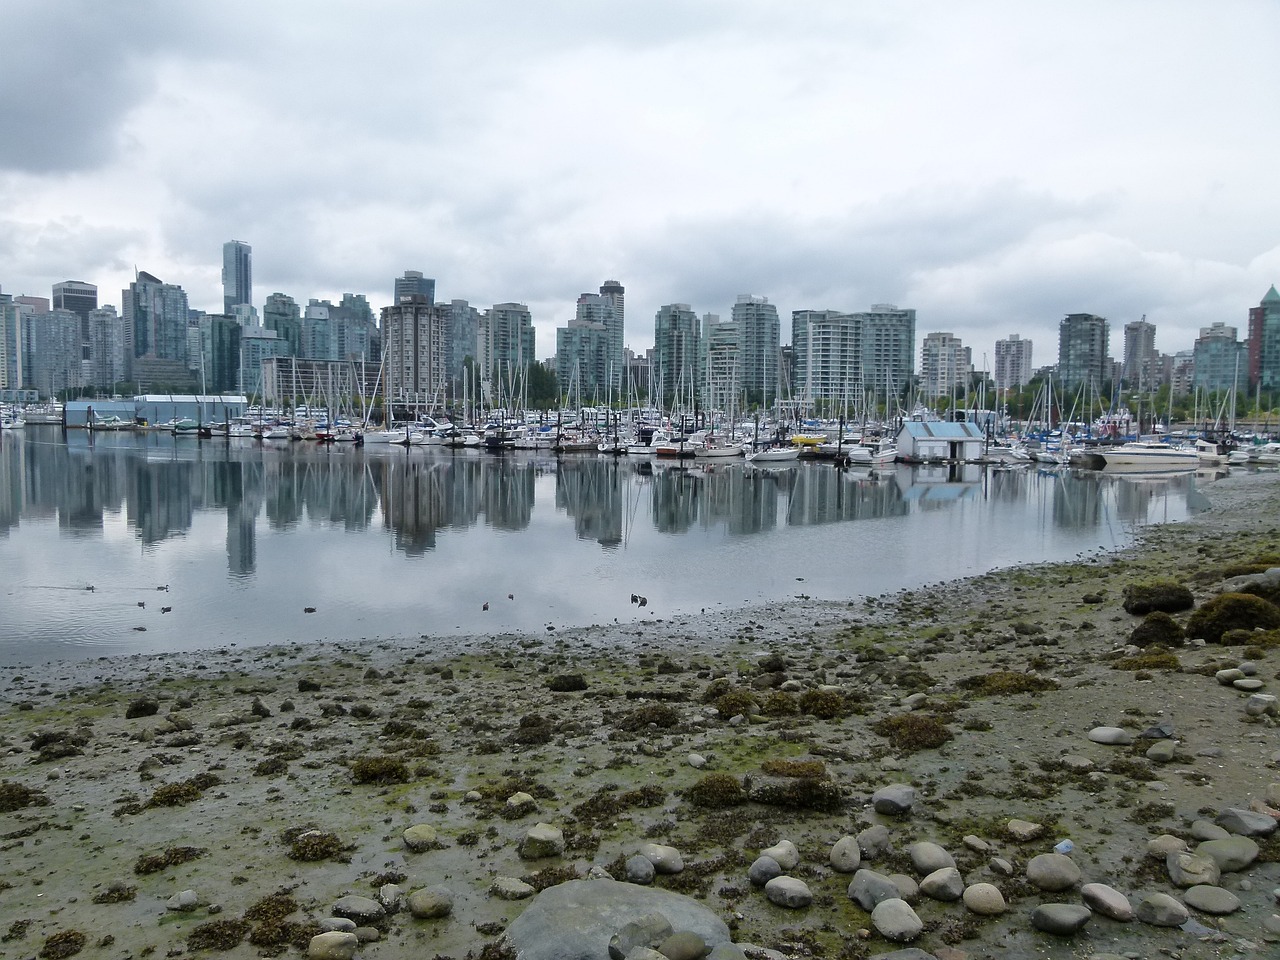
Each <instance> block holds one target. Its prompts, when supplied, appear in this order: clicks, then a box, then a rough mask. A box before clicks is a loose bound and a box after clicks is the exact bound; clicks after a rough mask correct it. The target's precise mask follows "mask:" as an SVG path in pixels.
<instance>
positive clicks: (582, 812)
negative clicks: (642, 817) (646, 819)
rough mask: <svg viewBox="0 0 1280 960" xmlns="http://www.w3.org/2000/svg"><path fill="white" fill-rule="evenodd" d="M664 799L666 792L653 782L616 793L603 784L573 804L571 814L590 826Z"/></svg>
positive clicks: (658, 802) (657, 804) (611, 787)
mask: <svg viewBox="0 0 1280 960" xmlns="http://www.w3.org/2000/svg"><path fill="white" fill-rule="evenodd" d="M666 799H667V794H666V792H665V791H664V790H663V789H662V788H661V787H659V786H657V785H655V784H649V785H647V786H643V787H640V788H639V789H638V790H628V791H626V792H625V793H618V791H617V789H616V788H615V787H613V786H605V787H602V788H600V789H599V790H597V791H596V792H595V793H593V794H592V795H591V796H590V797H588V798H587V799H586V800H584V801H582V802H581V803H579V804H578V805H577V806H575V807H574V808H573V815H574V817H575V818H576V819H577V820H578V822H579V823H582V824H585V825H587V826H592V825H595V824H599V823H602V822H604V821H605V820H609V819H611V818H613V817H616V816H618V815H619V814H622V813H624V812H626V811H627V810H630V809H632V808H633V807H648V808H652V807H660V806H662V802H663V801H664V800H666Z"/></svg>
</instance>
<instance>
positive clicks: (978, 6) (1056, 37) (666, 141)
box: [0, 0, 1280, 366]
mask: <svg viewBox="0 0 1280 960" xmlns="http://www.w3.org/2000/svg"><path fill="white" fill-rule="evenodd" d="M0 36H3V37H4V53H3V55H0V129H2V130H3V134H2V135H0V288H2V289H3V291H4V292H5V293H12V294H31V295H38V296H46V297H47V296H49V295H50V286H51V285H52V284H53V283H54V282H56V281H59V280H66V279H77V280H86V281H89V282H91V283H96V284H97V285H98V287H99V300H100V302H103V303H114V304H116V305H117V306H118V305H119V303H120V293H119V291H120V290H121V288H122V287H124V286H126V285H127V284H128V282H129V281H130V280H131V279H132V275H133V269H134V267H135V266H136V267H137V268H138V269H140V270H146V271H148V272H150V273H152V274H155V275H156V276H158V277H160V278H161V279H163V280H165V281H167V282H170V283H179V284H181V285H182V286H183V287H184V288H185V289H186V290H187V292H188V295H189V297H190V301H191V305H192V306H193V307H197V308H201V309H206V310H210V311H214V310H220V309H221V302H222V301H221V296H222V295H221V284H220V271H221V247H222V243H223V242H224V241H226V240H230V239H233V238H234V239H240V240H244V241H247V242H248V243H250V244H252V246H253V271H254V300H255V301H256V303H257V305H258V306H259V308H261V305H262V302H263V300H264V299H265V298H266V296H267V294H269V293H271V292H273V291H276V290H279V291H283V292H285V293H288V294H289V295H291V296H293V297H294V298H295V299H296V300H298V301H299V302H301V303H303V304H305V303H306V301H307V300H308V299H309V298H311V297H319V298H332V299H335V300H336V299H337V298H338V297H340V296H341V294H342V293H343V292H345V291H351V292H356V293H363V294H365V295H366V296H368V297H369V300H370V303H371V304H372V305H373V306H374V307H375V309H377V308H379V307H381V306H382V305H385V304H386V303H388V302H389V301H390V297H391V288H392V280H393V278H394V277H395V276H397V275H399V274H401V273H403V271H404V270H406V269H415V270H421V271H423V272H424V273H425V274H427V275H428V276H431V277H435V278H436V293H437V298H441V299H453V298H462V299H467V300H470V301H471V302H472V303H473V304H476V305H478V306H480V307H482V308H483V307H484V306H487V305H490V304H493V303H495V302H503V301H508V300H516V301H522V302H525V303H527V304H528V305H529V308H530V309H531V311H532V312H533V316H534V319H535V322H536V325H537V328H538V352H539V354H540V355H542V356H549V355H551V354H552V353H553V352H554V349H555V333H554V330H555V327H556V326H559V325H563V324H564V323H565V322H566V321H567V320H568V319H570V318H571V317H572V316H573V311H574V301H575V300H576V298H577V296H578V294H579V293H582V292H584V291H592V292H594V291H595V290H596V289H597V288H598V287H599V285H600V283H601V282H603V281H604V280H606V279H617V280H618V281H620V282H621V283H623V284H624V285H625V287H626V290H627V330H626V340H627V343H628V345H630V346H632V347H633V348H635V349H637V350H641V349H644V348H645V347H647V346H650V345H651V344H652V342H653V316H654V312H655V311H656V309H657V308H658V307H659V306H660V305H661V304H664V303H671V302H683V303H689V304H691V305H692V306H693V308H694V309H695V310H696V311H698V312H699V313H704V312H713V313H720V314H728V313H729V311H730V307H731V305H732V303H733V301H734V298H735V296H736V295H737V294H739V293H753V294H762V295H764V296H767V297H769V298H770V300H771V302H773V303H776V304H777V305H778V309H779V313H780V314H781V316H782V318H783V324H782V326H783V341H784V342H787V341H789V339H790V316H791V311H792V310H795V309H802V308H816V309H822V308H828V307H829V308H833V309H842V310H860V309H866V308H867V307H868V306H869V305H871V304H872V303H886V302H888V303H896V304H898V305H900V306H908V307H914V308H915V309H916V310H917V311H918V325H917V336H918V338H922V337H923V336H924V334H925V333H928V332H930V331H935V330H946V331H952V332H954V333H956V334H957V335H959V336H960V337H961V338H962V339H963V341H964V342H965V343H966V344H967V345H971V346H972V347H973V353H974V361H975V363H976V364H977V365H978V366H981V365H982V358H983V355H984V354H985V355H986V357H987V363H988V365H990V364H992V363H993V344H994V342H995V340H996V339H998V338H1001V337H1005V336H1007V335H1008V334H1010V333H1015V332H1016V333H1019V334H1021V335H1022V336H1024V337H1030V338H1032V339H1033V340H1034V341H1035V347H1034V358H1033V359H1034V362H1035V364H1036V365H1037V366H1040V365H1043V364H1046V363H1052V362H1054V361H1056V358H1057V326H1058V321H1059V320H1060V319H1061V317H1062V316H1063V315H1064V314H1066V313H1071V312H1090V313H1097V314H1101V315H1103V316H1106V317H1108V318H1109V319H1110V320H1111V324H1112V326H1111V330H1112V334H1111V344H1112V348H1111V349H1112V353H1113V355H1119V354H1120V353H1121V351H1122V349H1123V346H1122V331H1123V326H1124V324H1125V323H1126V322H1128V321H1130V320H1136V319H1138V318H1139V317H1140V316H1142V315H1143V314H1146V316H1147V318H1148V319H1149V320H1151V321H1153V322H1155V323H1156V324H1157V337H1156V345H1157V347H1158V348H1159V349H1161V350H1163V351H1165V352H1173V351H1176V350H1179V349H1187V348H1189V347H1190V345H1191V342H1192V340H1193V339H1194V338H1195V336H1196V334H1197V329H1198V328H1199V327H1200V326H1202V325H1207V324H1209V323H1212V322H1214V321H1223V322H1227V323H1231V324H1235V325H1237V326H1239V327H1240V335H1241V337H1243V336H1244V335H1245V321H1246V315H1247V310H1248V308H1249V307H1250V306H1253V305H1256V304H1257V303H1258V301H1259V300H1260V299H1261V298H1262V296H1263V294H1264V293H1266V291H1267V288H1268V287H1269V286H1270V284H1272V283H1274V282H1277V281H1280V229H1278V228H1280V160H1278V159H1277V158H1280V110H1278V109H1277V106H1278V104H1280V58H1277V57H1276V56H1275V55H1274V46H1275V41H1276V39H1277V38H1278V37H1280V3H1276V2H1275V0H1217V2H1215V3H1209V2H1205V0H1133V2H1126V0H1094V2H1089V0H1076V2H1072V3H1059V2H1048V0H1046V2H1037V0H964V2H956V0H919V2H912V0H894V2H869V0H804V2H797V0H776V2H775V0H644V2H624V0H539V2H537V3H527V2H520V0H457V2H432V0H362V2H360V3H358V4H357V3H354V2H336V0H270V2H264V0H217V2H204V0H129V2H127V3H105V2H101V0H4V2H3V3H0ZM918 356H919V355H918V349H917V364H918V362H919V359H918Z"/></svg>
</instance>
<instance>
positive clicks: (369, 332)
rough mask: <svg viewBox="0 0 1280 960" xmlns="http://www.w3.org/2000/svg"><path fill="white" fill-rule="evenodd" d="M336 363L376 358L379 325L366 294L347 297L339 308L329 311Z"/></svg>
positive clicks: (344, 295)
mask: <svg viewBox="0 0 1280 960" xmlns="http://www.w3.org/2000/svg"><path fill="white" fill-rule="evenodd" d="M329 322H330V326H331V329H332V340H333V343H332V348H333V354H334V355H333V357H332V359H334V360H360V361H364V360H369V359H371V358H372V357H373V347H374V339H375V336H376V333H377V325H376V324H375V323H374V322H373V310H372V309H370V307H369V301H368V300H367V299H366V298H365V296H364V295H363V294H359V293H344V294H343V295H342V300H341V302H339V303H338V305H337V306H330V308H329Z"/></svg>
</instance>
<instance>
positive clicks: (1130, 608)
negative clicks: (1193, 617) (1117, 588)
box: [1124, 580, 1196, 616]
mask: <svg viewBox="0 0 1280 960" xmlns="http://www.w3.org/2000/svg"><path fill="white" fill-rule="evenodd" d="M1195 604H1196V601H1195V598H1194V597H1192V596H1191V591H1190V590H1188V589H1187V588H1186V587H1185V586H1183V585H1182V584H1180V583H1178V582H1177V581H1176V580H1152V581H1150V582H1148V583H1131V584H1129V585H1127V586H1126V587H1125V588H1124V609H1125V613H1132V614H1134V615H1135V616H1143V615H1144V614H1148V613H1155V612H1156V611H1160V612H1161V613H1178V612H1179V611H1182V610H1190V609H1191V608H1192V607H1194V606H1195Z"/></svg>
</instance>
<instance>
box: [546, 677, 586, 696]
mask: <svg viewBox="0 0 1280 960" xmlns="http://www.w3.org/2000/svg"><path fill="white" fill-rule="evenodd" d="M547 689H548V690H550V691H551V692H552V693H576V692H577V691H579V690H585V689H587V678H586V677H584V676H583V675H582V674H580V673H561V674H557V675H556V676H554V677H552V678H551V679H550V680H548V681H547Z"/></svg>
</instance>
